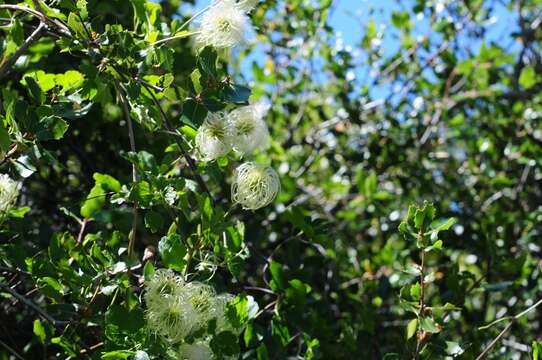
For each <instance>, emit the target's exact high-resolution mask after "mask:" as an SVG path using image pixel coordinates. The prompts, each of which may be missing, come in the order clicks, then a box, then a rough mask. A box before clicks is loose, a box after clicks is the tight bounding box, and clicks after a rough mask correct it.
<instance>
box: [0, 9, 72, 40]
mask: <svg viewBox="0 0 542 360" xmlns="http://www.w3.org/2000/svg"><path fill="white" fill-rule="evenodd" d="M0 9H5V10H13V11H21V12H25V13H27V14H29V15H32V16H34V17H37V18H38V19H39V20H40V21H41V22H42V23H46V24H49V25H51V26H52V27H53V28H57V29H58V30H59V34H60V35H62V36H68V37H71V36H72V34H71V32H70V29H69V28H68V27H67V26H66V25H64V24H63V23H62V22H61V21H59V20H57V19H51V18H49V17H47V16H46V15H45V14H43V13H41V12H39V11H37V10H35V9H31V8H29V7H26V6H20V5H11V4H2V5H0Z"/></svg>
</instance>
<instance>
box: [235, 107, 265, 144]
mask: <svg viewBox="0 0 542 360" xmlns="http://www.w3.org/2000/svg"><path fill="white" fill-rule="evenodd" d="M266 112H267V106H265V105H263V104H261V103H256V104H252V105H249V106H243V107H241V108H238V109H235V110H233V111H232V112H231V113H230V114H229V115H228V120H229V122H230V124H231V127H232V129H233V137H232V147H233V149H234V150H235V151H237V152H238V153H240V154H241V155H245V154H250V153H252V152H253V151H254V150H256V149H265V148H267V147H268V146H269V130H268V129H267V125H266V124H265V121H264V116H265V114H266Z"/></svg>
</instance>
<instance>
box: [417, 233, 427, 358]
mask: <svg viewBox="0 0 542 360" xmlns="http://www.w3.org/2000/svg"><path fill="white" fill-rule="evenodd" d="M423 234H424V231H423V230H420V232H419V233H418V237H419V238H420V239H419V242H420V243H421V244H423V243H424V242H423ZM420 256H421V265H420V287H421V289H420V312H419V316H420V317H421V318H423V316H424V312H425V251H424V249H423V248H422V250H421V255H420ZM418 326H419V324H418ZM423 338H424V337H423V330H422V329H420V328H418V333H417V335H416V353H415V354H414V359H419V356H420V351H421V349H422V346H423V343H424V341H423Z"/></svg>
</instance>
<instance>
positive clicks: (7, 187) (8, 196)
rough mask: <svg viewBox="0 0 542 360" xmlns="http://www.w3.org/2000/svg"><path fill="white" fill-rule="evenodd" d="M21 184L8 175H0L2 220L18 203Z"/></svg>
mask: <svg viewBox="0 0 542 360" xmlns="http://www.w3.org/2000/svg"><path fill="white" fill-rule="evenodd" d="M20 188H21V184H20V183H19V182H17V181H15V180H13V179H11V178H10V177H9V176H8V175H6V174H0V218H1V217H3V216H4V215H5V213H7V212H8V211H9V210H10V209H11V208H12V207H13V205H14V204H15V201H17V197H18V196H19V189H20Z"/></svg>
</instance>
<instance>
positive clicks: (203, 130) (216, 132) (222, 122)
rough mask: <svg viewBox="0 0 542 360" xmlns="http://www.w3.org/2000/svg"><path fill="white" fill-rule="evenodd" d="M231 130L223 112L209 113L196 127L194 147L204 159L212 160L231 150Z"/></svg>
mask: <svg viewBox="0 0 542 360" xmlns="http://www.w3.org/2000/svg"><path fill="white" fill-rule="evenodd" d="M232 135H233V131H232V128H231V125H230V123H229V122H228V121H227V115H226V113H225V112H223V111H221V112H216V113H211V112H210V113H209V114H207V117H206V118H205V121H204V122H203V124H202V125H201V126H200V127H199V129H198V134H197V135H196V148H197V150H198V152H199V155H200V157H201V159H202V160H204V161H212V160H215V159H217V158H219V157H220V156H224V155H226V154H227V153H228V152H229V151H230V150H231V138H232Z"/></svg>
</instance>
